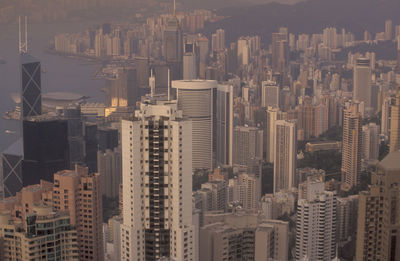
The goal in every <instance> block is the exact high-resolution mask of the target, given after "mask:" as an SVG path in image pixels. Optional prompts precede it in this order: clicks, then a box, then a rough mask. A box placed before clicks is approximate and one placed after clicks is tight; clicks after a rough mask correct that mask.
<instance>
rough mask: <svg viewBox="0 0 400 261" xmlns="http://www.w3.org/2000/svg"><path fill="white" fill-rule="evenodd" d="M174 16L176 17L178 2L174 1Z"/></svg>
mask: <svg viewBox="0 0 400 261" xmlns="http://www.w3.org/2000/svg"><path fill="white" fill-rule="evenodd" d="M174 16H176V0H174Z"/></svg>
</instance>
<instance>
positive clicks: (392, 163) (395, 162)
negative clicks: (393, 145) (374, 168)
mask: <svg viewBox="0 0 400 261" xmlns="http://www.w3.org/2000/svg"><path fill="white" fill-rule="evenodd" d="M378 165H379V166H381V167H383V168H385V169H386V170H400V151H394V152H391V153H389V155H387V156H386V157H385V158H384V159H383V160H382V161H381V162H379V164H378Z"/></svg>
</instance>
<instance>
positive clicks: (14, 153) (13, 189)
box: [0, 139, 24, 199]
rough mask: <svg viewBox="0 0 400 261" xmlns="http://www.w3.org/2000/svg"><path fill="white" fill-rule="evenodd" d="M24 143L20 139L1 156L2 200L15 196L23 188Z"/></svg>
mask: <svg viewBox="0 0 400 261" xmlns="http://www.w3.org/2000/svg"><path fill="white" fill-rule="evenodd" d="M23 158H24V153H23V142H22V139H19V140H18V141H16V142H15V143H13V144H12V145H11V146H10V147H8V148H7V149H5V150H4V151H3V152H2V153H1V154H0V177H2V178H1V183H0V187H1V188H2V189H1V190H2V191H0V199H3V198H7V197H11V196H14V195H15V194H16V193H17V192H18V191H20V190H21V189H22V187H23V178H22V165H23Z"/></svg>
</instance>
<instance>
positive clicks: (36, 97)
mask: <svg viewBox="0 0 400 261" xmlns="http://www.w3.org/2000/svg"><path fill="white" fill-rule="evenodd" d="M20 57H21V87H22V88H21V106H22V107H21V109H22V117H29V116H37V115H40V114H42V86H41V73H42V71H41V66H40V61H38V60H37V59H36V58H34V57H33V56H31V55H29V54H26V53H22V54H21V56H20Z"/></svg>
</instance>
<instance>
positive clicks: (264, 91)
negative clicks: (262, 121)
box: [261, 81, 279, 108]
mask: <svg viewBox="0 0 400 261" xmlns="http://www.w3.org/2000/svg"><path fill="white" fill-rule="evenodd" d="M269 106H271V107H275V108H279V86H277V85H276V83H275V82H271V81H263V82H262V85H261V107H263V108H268V107H269Z"/></svg>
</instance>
